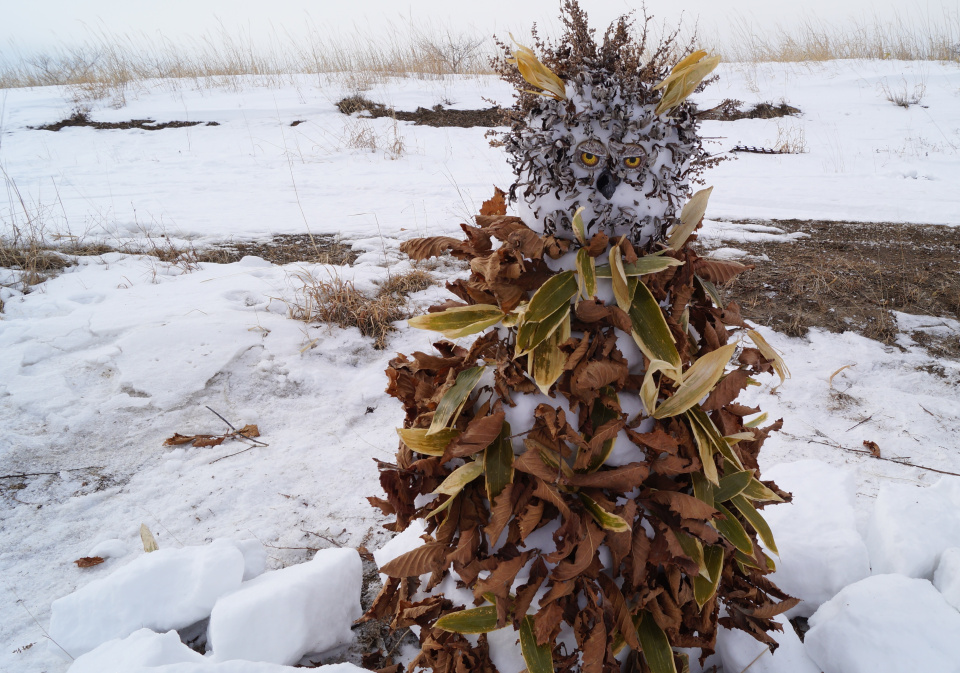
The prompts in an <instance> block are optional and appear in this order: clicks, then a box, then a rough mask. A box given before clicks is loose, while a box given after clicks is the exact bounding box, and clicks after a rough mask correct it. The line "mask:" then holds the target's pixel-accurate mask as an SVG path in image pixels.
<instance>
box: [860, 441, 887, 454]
mask: <svg viewBox="0 0 960 673" xmlns="http://www.w3.org/2000/svg"><path fill="white" fill-rule="evenodd" d="M863 445H864V446H865V447H866V448H867V450H868V451H869V452H870V455H871V456H873V457H874V458H882V457H883V456H881V455H880V447H879V446H878V445H877V443H876V442H874V441H871V440H869V439H867V440H864V442H863Z"/></svg>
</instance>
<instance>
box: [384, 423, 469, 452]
mask: <svg viewBox="0 0 960 673" xmlns="http://www.w3.org/2000/svg"><path fill="white" fill-rule="evenodd" d="M429 432H430V430H429V428H397V434H398V435H400V441H401V442H403V443H404V445H406V446H407V447H408V448H409V449H410V450H411V451H416V452H417V453H424V454H426V455H428V456H442V455H443V451H444V449H446V448H447V445H448V444H449V443H450V442H452V441H453V440H454V439H456V437H457V436H458V435H459V434H460V431H459V430H457V429H456V428H443V429H442V430H440V431H439V432H435V433H434V434H432V435H430V434H427V433H429Z"/></svg>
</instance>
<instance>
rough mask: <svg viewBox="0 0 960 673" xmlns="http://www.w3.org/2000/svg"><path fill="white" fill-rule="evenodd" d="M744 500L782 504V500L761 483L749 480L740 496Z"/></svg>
mask: <svg viewBox="0 0 960 673" xmlns="http://www.w3.org/2000/svg"><path fill="white" fill-rule="evenodd" d="M740 495H742V496H743V497H744V498H748V499H750V500H757V501H759V502H783V498H781V497H780V496H779V495H777V494H776V493H774V492H773V491H772V490H770V489H769V488H767V487H766V486H764V485H763V482H760V481H757V480H756V479H751V480H750V483H749V484H747V487H746V488H745V489H743V492H742V493H741V494H740Z"/></svg>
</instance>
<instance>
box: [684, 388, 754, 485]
mask: <svg viewBox="0 0 960 673" xmlns="http://www.w3.org/2000/svg"><path fill="white" fill-rule="evenodd" d="M686 416H687V418H688V419H690V420H691V422H693V423H696V424H697V425H698V426H699V427H700V429H701V430H703V432H704V433H705V436H706V437H707V439H708V440H709V441H710V443H711V444H712V445H713V448H714V450H716V451H719V452H720V453H721V454H722V455H723V457H724V458H726V459H727V460H729V461H730V463H731V464H732V465H733V467H734V469H733V471H734V472H739V471H740V470H742V469H743V463H741V462H740V457H739V456H737V454H736V453H735V452H734V450H733V449H732V448H730V445H729V444H727V441H726V440H725V439H724V438H723V435H721V434H720V431H719V430H717V426H716V425H714V424H713V421H711V420H710V417H709V416H708V415H707V412H705V411H704V410H703V409H702V408H701V407H700V405H699V404H696V405H694V406H693V408H691V409H689V410H688V411H687V412H686Z"/></svg>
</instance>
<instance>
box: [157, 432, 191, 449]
mask: <svg viewBox="0 0 960 673" xmlns="http://www.w3.org/2000/svg"><path fill="white" fill-rule="evenodd" d="M195 438H196V435H181V434H180V433H179V432H177V433H174V435H173V437H167V439H165V440H164V441H163V445H164V446H180V445H181V444H189V443H190V442H192V441H193V440H194V439H195Z"/></svg>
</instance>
